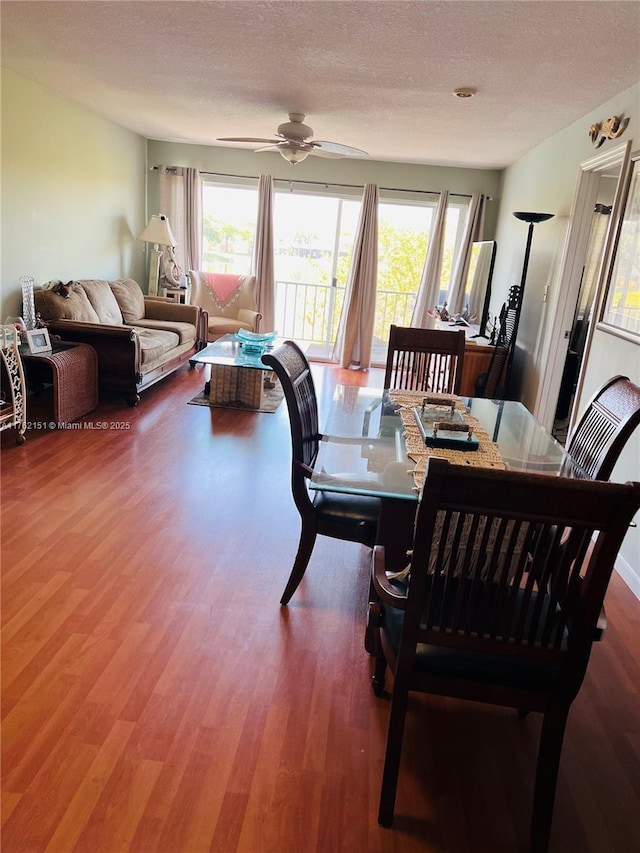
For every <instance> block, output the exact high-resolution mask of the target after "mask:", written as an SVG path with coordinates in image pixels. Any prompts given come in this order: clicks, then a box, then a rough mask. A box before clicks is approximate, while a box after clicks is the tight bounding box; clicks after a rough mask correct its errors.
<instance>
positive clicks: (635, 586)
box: [616, 554, 640, 599]
mask: <svg viewBox="0 0 640 853" xmlns="http://www.w3.org/2000/svg"><path fill="white" fill-rule="evenodd" d="M616 571H617V572H618V574H619V575H620V577H621V578H622V580H623V581H624V582H625V583H626V585H627V586H628V587H629V589H630V590H631V592H632V593H633V594H634V595H635V597H636V598H637V599H640V575H638V574H637V573H636V572H635V571H634V570H633V568H632V566H631V565H630V564H629V563H627V561H626V560H625V558H624V557H621V556H620V554H618V557H617V559H616Z"/></svg>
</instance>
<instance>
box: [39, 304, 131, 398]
mask: <svg viewBox="0 0 640 853" xmlns="http://www.w3.org/2000/svg"><path fill="white" fill-rule="evenodd" d="M47 328H48V329H49V331H50V332H52V333H54V334H56V335H60V337H61V338H62V340H63V341H72V342H74V343H80V344H89V346H91V347H93V348H94V349H95V351H96V353H97V355H98V378H99V380H100V382H101V383H103V382H104V381H105V377H112V376H119V377H126V378H131V382H132V387H135V382H138V381H139V380H140V377H141V376H142V373H141V364H142V352H141V349H140V338H139V337H138V335H137V333H136V330H135V329H132V328H131V326H110V325H108V324H106V323H84V322H82V321H76V320H51V321H49V322H48V323H47Z"/></svg>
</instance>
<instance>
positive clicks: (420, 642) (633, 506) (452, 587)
mask: <svg viewBox="0 0 640 853" xmlns="http://www.w3.org/2000/svg"><path fill="white" fill-rule="evenodd" d="M639 506H640V483H627V484H624V485H623V484H620V483H608V482H601V481H596V480H583V479H570V478H562V477H550V476H548V475H544V474H527V473H523V472H515V471H498V470H490V469H482V468H478V467H468V466H466V465H465V466H462V465H451V464H450V463H448V462H447V461H446V460H443V459H436V458H432V459H430V460H429V463H428V466H427V471H426V477H425V484H424V489H423V491H422V495H421V499H420V503H419V507H418V513H417V518H416V526H415V537H414V543H413V552H412V556H411V564H410V574H409V578H408V581H407V580H405V581H402V582H400V581H398V580H394V579H393V577H392V576H391V577H389V576H388V575H387V573H386V571H385V564H384V549H382V548H380V546H376V548H375V549H374V561H373V570H372V584H373V587H374V589H375V592H376V594H377V596H378V598H379V601H380V612H379V616H378V632H379V636H378V643H377V652H376V655H377V657H376V665H375V674H374V676H373V687H374V691H375V693H376V694H377V695H378V696H381V695H383V692H384V681H385V671H386V668H387V666H390V668H391V670H392V671H393V675H394V683H393V692H392V698H391V711H390V718H389V728H388V735H387V745H386V754H385V761H384V770H383V776H382V790H381V795H380V804H379V813H378V820H379V822H380V823H381V824H382V825H383V826H390V825H391V823H392V821H393V816H394V810H395V800H396V787H397V780H398V772H399V768H400V759H401V750H402V741H403V731H404V724H405V716H406V714H407V707H408V697H409V694H410V692H412V691H417V692H424V693H432V694H437V695H441V696H449V697H455V698H457V699H467V700H473V701H477V702H485V703H489V704H494V705H501V706H506V707H512V708H515V709H516V710H517V711H518V712H519V713H520V715H521V716H525V715H526V713H527V712H529V711H537V712H540V713H542V714H543V722H542V731H541V736H540V742H539V749H538V759H537V769H536V779H535V788H534V797H533V815H532V823H531V850H532V851H534V853H543V851H546V850H547V847H548V842H549V835H550V829H551V819H552V813H553V804H554V799H555V789H556V780H557V774H558V767H559V763H560V753H561V749H562V741H563V736H564V731H565V725H566V722H567V715H568V713H569V709H570V706H571V703H572V701H573V700H574V698H575V697H576V695H577V693H578V691H579V689H580V686H581V684H582V681H583V678H584V675H585V671H586V668H587V663H588V661H589V655H590V652H591V646H592V643H593V642H594V641H595V640H596V639H598V638H599V636H600V634H599V631H598V625H597V623H598V617H599V614H600V607H601V605H602V601H603V598H604V595H605V592H606V590H607V585H608V583H609V578H610V576H611V572H612V569H613V565H614V561H615V559H616V555H617V553H618V549H619V547H620V544H621V543H622V540H623V538H624V536H625V534H626V532H627V527H628V524H629V522H630V521H631V518H632V517H633V515H634V513H635V512H636V511H637V509H638V507H639ZM592 537H594V541H592Z"/></svg>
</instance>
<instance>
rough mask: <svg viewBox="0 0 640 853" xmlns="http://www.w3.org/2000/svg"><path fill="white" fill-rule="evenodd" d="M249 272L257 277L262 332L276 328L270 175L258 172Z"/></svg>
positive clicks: (257, 300)
mask: <svg viewBox="0 0 640 853" xmlns="http://www.w3.org/2000/svg"><path fill="white" fill-rule="evenodd" d="M252 273H253V275H255V277H256V290H255V293H256V302H257V305H258V311H259V312H260V313H261V314H262V322H261V324H260V331H261V332H273V331H275V280H274V273H273V178H272V177H271V175H260V180H259V182H258V218H257V221H256V234H255V240H254V241H253V261H252Z"/></svg>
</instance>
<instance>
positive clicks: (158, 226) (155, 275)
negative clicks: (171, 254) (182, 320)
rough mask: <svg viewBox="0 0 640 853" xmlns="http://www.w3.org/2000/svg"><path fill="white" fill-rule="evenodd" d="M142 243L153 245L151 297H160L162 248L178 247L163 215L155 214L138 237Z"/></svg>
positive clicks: (150, 269) (150, 270)
mask: <svg viewBox="0 0 640 853" xmlns="http://www.w3.org/2000/svg"><path fill="white" fill-rule="evenodd" d="M138 240H140V241H141V242H142V243H152V244H153V249H151V256H150V258H149V295H150V296H157V295H158V279H159V276H160V259H161V258H162V249H161V248H160V246H173V247H174V248H175V246H176V245H177V241H176V238H175V237H174V236H173V231H172V230H171V226H170V225H169V220H168V219H167V217H166V216H165V215H164V214H163V213H154V214H153V215H152V217H151V219H150V220H149V223H148V225H147V227H146V228H145V229H144V231H143V232H142V234H141V235H140V236H139V237H138Z"/></svg>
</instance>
